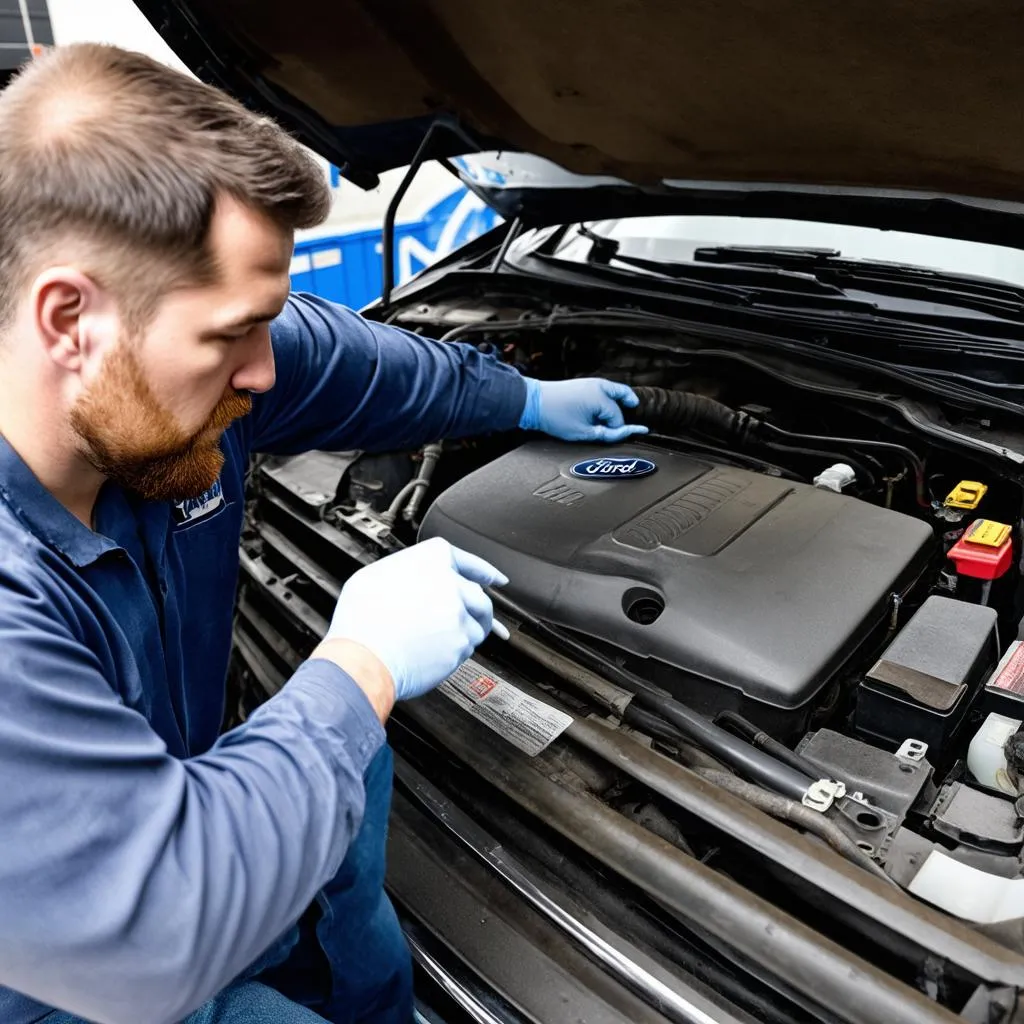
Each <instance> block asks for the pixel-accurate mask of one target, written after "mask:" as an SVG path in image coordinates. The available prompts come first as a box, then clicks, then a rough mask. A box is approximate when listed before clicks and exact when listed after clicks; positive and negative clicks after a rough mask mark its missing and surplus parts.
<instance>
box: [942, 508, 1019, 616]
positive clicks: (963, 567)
mask: <svg viewBox="0 0 1024 1024" xmlns="http://www.w3.org/2000/svg"><path fill="white" fill-rule="evenodd" d="M947 557H948V558H949V559H950V561H952V562H953V564H954V565H955V566H956V571H957V576H958V577H959V578H960V581H961V583H962V584H965V587H963V588H961V587H958V588H957V593H958V594H959V593H960V592H961V589H964V590H965V596H966V592H970V594H971V597H972V598H973V597H974V596H975V593H976V598H977V601H978V603H979V604H989V603H990V602H991V598H992V585H993V582H994V581H996V580H1000V579H1002V578H1003V577H1004V576H1006V574H1007V572H1008V571H1009V570H1010V567H1011V566H1012V565H1013V530H1012V529H1011V527H1010V526H1008V525H1007V524H1006V523H997V522H993V521H992V520H991V519H975V520H974V522H973V523H971V525H970V526H968V527H967V529H966V530H965V531H964V533H963V536H962V537H961V538H960V539H959V540H958V541H957V542H956V543H955V544H954V545H953V546H952V547H951V548H950V549H949V551H948V552H947Z"/></svg>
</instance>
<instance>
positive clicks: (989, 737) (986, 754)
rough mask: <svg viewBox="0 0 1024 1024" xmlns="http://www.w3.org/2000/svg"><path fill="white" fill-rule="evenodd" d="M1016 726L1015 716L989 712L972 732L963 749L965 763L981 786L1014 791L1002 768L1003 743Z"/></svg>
mask: <svg viewBox="0 0 1024 1024" xmlns="http://www.w3.org/2000/svg"><path fill="white" fill-rule="evenodd" d="M1020 726H1021V723H1020V720H1019V719H1016V718H1007V717H1006V716H1005V715H997V714H996V713H995V712H993V713H992V714H990V715H989V716H988V718H986V719H985V721H984V723H983V724H982V726H981V728H980V729H979V730H978V731H977V732H976V733H975V735H974V739H972V740H971V745H970V747H969V749H968V751H967V767H968V769H969V770H970V772H971V774H972V775H973V776H974V777H975V779H977V780H978V782H979V783H980V784H981V785H982V786H985V787H987V788H988V789H995V790H998V791H999V792H1000V793H1008V794H1009V795H1010V796H1016V795H1017V787H1016V786H1015V785H1014V784H1013V782H1011V781H1010V776H1009V773H1008V772H1007V769H1006V756H1005V755H1004V754H1003V747H1004V746H1005V745H1006V741H1007V740H1008V739H1009V738H1010V737H1011V736H1012V735H1013V734H1014V733H1015V732H1017V730H1018V729H1020Z"/></svg>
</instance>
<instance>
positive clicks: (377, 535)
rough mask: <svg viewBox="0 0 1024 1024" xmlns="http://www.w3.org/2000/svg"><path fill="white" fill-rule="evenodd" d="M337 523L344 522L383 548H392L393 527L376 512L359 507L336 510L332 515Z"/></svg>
mask: <svg viewBox="0 0 1024 1024" xmlns="http://www.w3.org/2000/svg"><path fill="white" fill-rule="evenodd" d="M331 518H332V519H333V520H334V521H335V523H344V524H345V525H346V526H347V527H349V528H350V529H351V530H354V531H355V532H356V533H358V534H361V535H362V536H364V537H366V538H367V539H368V540H372V541H373V542H374V544H378V545H380V546H381V547H382V548H388V549H390V548H391V540H392V537H391V527H390V526H389V525H388V524H387V523H386V522H384V520H382V519H381V518H380V516H378V515H377V514H376V513H375V512H371V511H369V510H367V509H364V508H357V509H356V510H355V511H354V512H341V511H340V510H339V511H335V512H334V514H333V515H332V517H331Z"/></svg>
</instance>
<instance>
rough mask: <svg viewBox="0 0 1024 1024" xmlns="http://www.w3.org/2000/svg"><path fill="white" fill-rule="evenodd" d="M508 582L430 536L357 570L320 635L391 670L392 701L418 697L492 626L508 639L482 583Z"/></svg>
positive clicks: (456, 664)
mask: <svg viewBox="0 0 1024 1024" xmlns="http://www.w3.org/2000/svg"><path fill="white" fill-rule="evenodd" d="M506 583H508V579H507V577H505V576H503V575H502V574H501V573H500V572H498V570H497V569H495V568H494V566H492V565H490V564H488V563H487V562H485V561H484V560H483V559H482V558H477V557H476V555H471V554H469V553H467V552H465V551H461V550H459V549H458V548H455V547H452V546H451V544H449V543H448V542H447V541H446V540H442V539H441V538H440V537H435V538H434V539H433V540H428V541H424V542H423V543H422V544H417V545H415V546H414V547H411V548H408V549H407V550H405V551H400V552H398V553H397V554H394V555H388V556H387V557H386V558H382V559H380V561H378V562H374V563H373V564H372V565H368V566H366V567H365V568H363V569H360V570H359V571H358V572H357V573H355V574H354V575H353V576H352V578H351V579H350V580H349V581H348V582H347V583H346V584H345V586H344V588H343V589H342V591H341V596H340V597H339V598H338V604H337V607H336V608H335V610H334V617H333V619H332V621H331V626H330V629H328V631H327V637H326V638H325V639H328V640H351V641H353V642H354V643H357V644H362V646H363V647H365V648H367V649H368V650H369V651H371V652H372V653H373V654H374V655H376V656H377V657H378V658H379V659H380V660H381V662H383V664H384V666H385V667H386V668H387V670H388V671H389V672H390V673H391V678H392V679H393V680H394V681H395V699H396V700H406V699H408V698H410V697H419V696H420V695H422V694H424V693H426V692H427V691H429V690H431V689H433V688H434V687H435V686H437V684H438V683H441V682H443V681H444V680H445V679H446V678H447V677H448V676H450V675H451V674H452V672H454V671H455V670H456V669H457V668H458V667H459V665H461V664H462V663H463V662H464V661H465V660H466V659H467V658H468V657H469V656H470V655H471V654H472V653H473V651H474V650H475V649H476V647H477V646H478V645H479V644H480V643H481V642H482V641H483V639H484V637H485V636H487V634H488V633H490V632H491V630H492V629H493V630H494V632H495V634H496V635H498V636H500V637H501V638H502V639H503V640H507V639H508V631H507V630H506V629H505V627H504V626H503V625H502V624H501V623H500V622H495V621H494V620H493V618H492V614H493V611H492V608H491V599H490V598H489V597H488V596H487V595H486V594H485V593H484V591H483V589H482V588H483V587H485V586H504V585H505V584H506Z"/></svg>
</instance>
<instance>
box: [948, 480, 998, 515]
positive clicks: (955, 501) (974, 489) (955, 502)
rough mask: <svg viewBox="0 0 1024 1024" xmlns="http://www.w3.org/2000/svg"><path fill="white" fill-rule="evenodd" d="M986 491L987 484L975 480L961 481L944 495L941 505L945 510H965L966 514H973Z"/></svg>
mask: <svg viewBox="0 0 1024 1024" xmlns="http://www.w3.org/2000/svg"><path fill="white" fill-rule="evenodd" d="M987 491H988V485H987V484H983V483H979V481H977V480H961V481H960V483H958V484H957V485H956V487H954V488H953V490H951V491H950V492H949V494H947V495H946V500H945V501H944V502H943V503H942V504H943V505H945V506H946V508H959V509H966V510H967V511H968V512H973V511H974V510H975V509H976V508H977V507H978V506H979V505H980V504H981V499H982V498H984V497H985V494H986V492H987Z"/></svg>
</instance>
